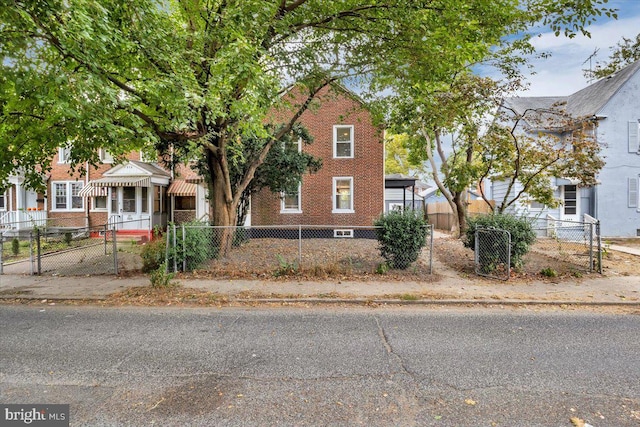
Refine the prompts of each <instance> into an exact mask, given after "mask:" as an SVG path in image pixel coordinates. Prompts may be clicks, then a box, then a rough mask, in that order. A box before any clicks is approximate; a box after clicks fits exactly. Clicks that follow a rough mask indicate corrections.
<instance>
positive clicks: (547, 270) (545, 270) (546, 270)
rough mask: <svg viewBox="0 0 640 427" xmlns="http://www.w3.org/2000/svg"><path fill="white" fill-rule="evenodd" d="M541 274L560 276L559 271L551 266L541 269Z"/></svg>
mask: <svg viewBox="0 0 640 427" xmlns="http://www.w3.org/2000/svg"><path fill="white" fill-rule="evenodd" d="M540 274H541V275H543V276H545V277H558V272H557V271H555V270H554V269H553V268H551V267H547V268H543V269H542V270H540Z"/></svg>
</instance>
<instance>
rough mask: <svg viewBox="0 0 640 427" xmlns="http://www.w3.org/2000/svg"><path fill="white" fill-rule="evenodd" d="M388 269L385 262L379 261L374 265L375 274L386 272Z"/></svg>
mask: <svg viewBox="0 0 640 427" xmlns="http://www.w3.org/2000/svg"><path fill="white" fill-rule="evenodd" d="M388 271H389V264H387V263H386V262H381V263H380V264H378V265H377V266H376V274H387V272H388Z"/></svg>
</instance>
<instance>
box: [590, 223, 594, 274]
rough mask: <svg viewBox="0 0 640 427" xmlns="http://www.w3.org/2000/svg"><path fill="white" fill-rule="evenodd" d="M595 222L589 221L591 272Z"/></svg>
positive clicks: (591, 271)
mask: <svg viewBox="0 0 640 427" xmlns="http://www.w3.org/2000/svg"><path fill="white" fill-rule="evenodd" d="M593 225H594V224H593V223H592V222H590V223H589V273H593Z"/></svg>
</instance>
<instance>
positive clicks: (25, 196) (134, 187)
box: [0, 148, 171, 235]
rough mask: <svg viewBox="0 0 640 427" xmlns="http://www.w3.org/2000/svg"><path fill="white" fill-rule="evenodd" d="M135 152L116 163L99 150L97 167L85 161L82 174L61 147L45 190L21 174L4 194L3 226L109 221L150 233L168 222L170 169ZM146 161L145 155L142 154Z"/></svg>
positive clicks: (90, 224) (120, 227)
mask: <svg viewBox="0 0 640 427" xmlns="http://www.w3.org/2000/svg"><path fill="white" fill-rule="evenodd" d="M141 158H142V155H141V153H139V152H133V153H131V154H130V155H129V160H128V161H126V162H124V163H122V164H118V165H114V164H113V158H112V157H111V155H110V154H109V153H108V152H107V151H106V150H101V152H100V160H101V163H100V164H99V165H98V167H97V168H94V167H91V166H89V165H87V170H86V174H85V175H84V176H82V175H81V174H79V173H78V172H73V171H72V170H71V167H70V164H69V150H68V149H67V148H60V149H59V150H58V153H57V154H56V155H55V156H54V158H53V161H52V168H51V171H50V172H49V173H48V175H46V176H45V184H46V192H45V193H44V194H37V193H36V192H34V191H31V190H29V189H27V188H25V186H24V185H23V178H22V177H21V176H20V175H19V174H17V175H16V176H12V177H11V178H10V179H9V184H10V186H9V188H8V189H7V190H6V191H5V193H4V196H3V197H2V202H3V203H2V205H3V207H4V211H3V212H0V229H2V230H3V231H5V232H7V231H9V232H13V231H19V230H29V229H33V227H34V226H44V225H48V226H54V227H60V228H65V227H68V228H77V227H96V226H102V225H105V224H109V225H110V226H111V227H112V228H115V229H116V230H118V231H119V232H125V233H126V232H129V233H136V234H147V235H148V234H150V232H151V230H153V227H155V226H160V227H164V226H166V224H167V219H168V216H167V214H168V212H167V195H166V193H167V187H168V186H169V182H170V180H171V174H170V173H169V172H167V171H166V170H165V169H163V168H161V167H160V166H158V165H157V164H155V163H153V162H150V161H141ZM142 160H145V159H142Z"/></svg>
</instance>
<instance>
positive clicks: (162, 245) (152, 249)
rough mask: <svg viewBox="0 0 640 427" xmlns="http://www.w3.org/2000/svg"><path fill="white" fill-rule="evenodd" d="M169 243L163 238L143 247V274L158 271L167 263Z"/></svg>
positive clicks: (141, 254)
mask: <svg viewBox="0 0 640 427" xmlns="http://www.w3.org/2000/svg"><path fill="white" fill-rule="evenodd" d="M166 251H167V243H166V241H165V240H164V239H163V238H159V239H153V240H152V241H150V242H149V243H147V244H145V245H144V246H143V247H142V252H141V253H140V256H141V257H142V272H143V273H150V272H152V271H156V270H157V269H158V268H159V267H160V266H161V265H162V264H164V262H165V257H166Z"/></svg>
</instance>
